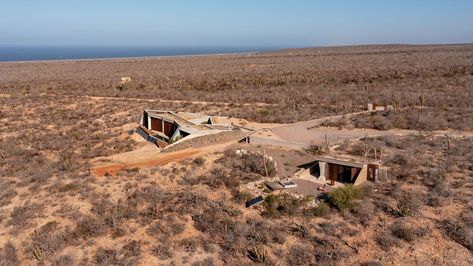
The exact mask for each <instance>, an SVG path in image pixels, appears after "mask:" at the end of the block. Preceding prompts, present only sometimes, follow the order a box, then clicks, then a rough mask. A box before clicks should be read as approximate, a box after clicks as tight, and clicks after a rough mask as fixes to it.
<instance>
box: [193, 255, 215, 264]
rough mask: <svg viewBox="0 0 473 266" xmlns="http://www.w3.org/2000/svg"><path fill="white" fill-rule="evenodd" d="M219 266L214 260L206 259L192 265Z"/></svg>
mask: <svg viewBox="0 0 473 266" xmlns="http://www.w3.org/2000/svg"><path fill="white" fill-rule="evenodd" d="M215 265H217V264H216V263H215V261H214V259H213V258H210V257H209V258H206V259H203V260H201V261H196V262H194V263H192V266H215Z"/></svg>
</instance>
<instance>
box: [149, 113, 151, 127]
mask: <svg viewBox="0 0 473 266" xmlns="http://www.w3.org/2000/svg"><path fill="white" fill-rule="evenodd" d="M148 129H151V117H150V116H149V115H148Z"/></svg>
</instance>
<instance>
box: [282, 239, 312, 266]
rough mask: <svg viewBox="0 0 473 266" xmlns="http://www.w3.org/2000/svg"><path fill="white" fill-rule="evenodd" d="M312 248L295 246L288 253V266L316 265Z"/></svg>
mask: <svg viewBox="0 0 473 266" xmlns="http://www.w3.org/2000/svg"><path fill="white" fill-rule="evenodd" d="M312 254H313V250H312V249H311V248H310V246H306V245H301V244H294V245H292V246H291V247H289V249H288V250H287V252H286V261H287V263H288V265H310V264H313V263H315V262H314V257H313V256H312Z"/></svg>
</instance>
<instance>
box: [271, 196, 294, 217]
mask: <svg viewBox="0 0 473 266" xmlns="http://www.w3.org/2000/svg"><path fill="white" fill-rule="evenodd" d="M302 205H303V201H302V200H300V199H298V198H295V197H293V196H291V195H289V194H281V195H270V196H268V197H267V198H266V200H265V201H264V203H263V206H264V211H263V215H264V216H267V217H273V218H275V217H280V216H282V215H295V214H297V213H298V212H299V211H300V208H301V207H302Z"/></svg>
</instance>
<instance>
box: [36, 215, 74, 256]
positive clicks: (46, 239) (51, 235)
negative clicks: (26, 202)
mask: <svg viewBox="0 0 473 266" xmlns="http://www.w3.org/2000/svg"><path fill="white" fill-rule="evenodd" d="M31 240H32V247H31V250H33V249H34V248H39V249H41V250H42V251H43V252H44V256H45V257H48V256H53V255H54V254H56V253H58V252H60V251H61V250H63V249H64V248H65V247H66V246H67V245H68V244H69V243H67V238H66V237H65V235H64V233H63V232H62V231H60V228H59V224H58V223H57V222H55V221H54V222H49V223H46V224H45V225H43V226H41V227H40V228H39V229H38V230H35V231H34V232H33V234H32V237H31Z"/></svg>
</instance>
